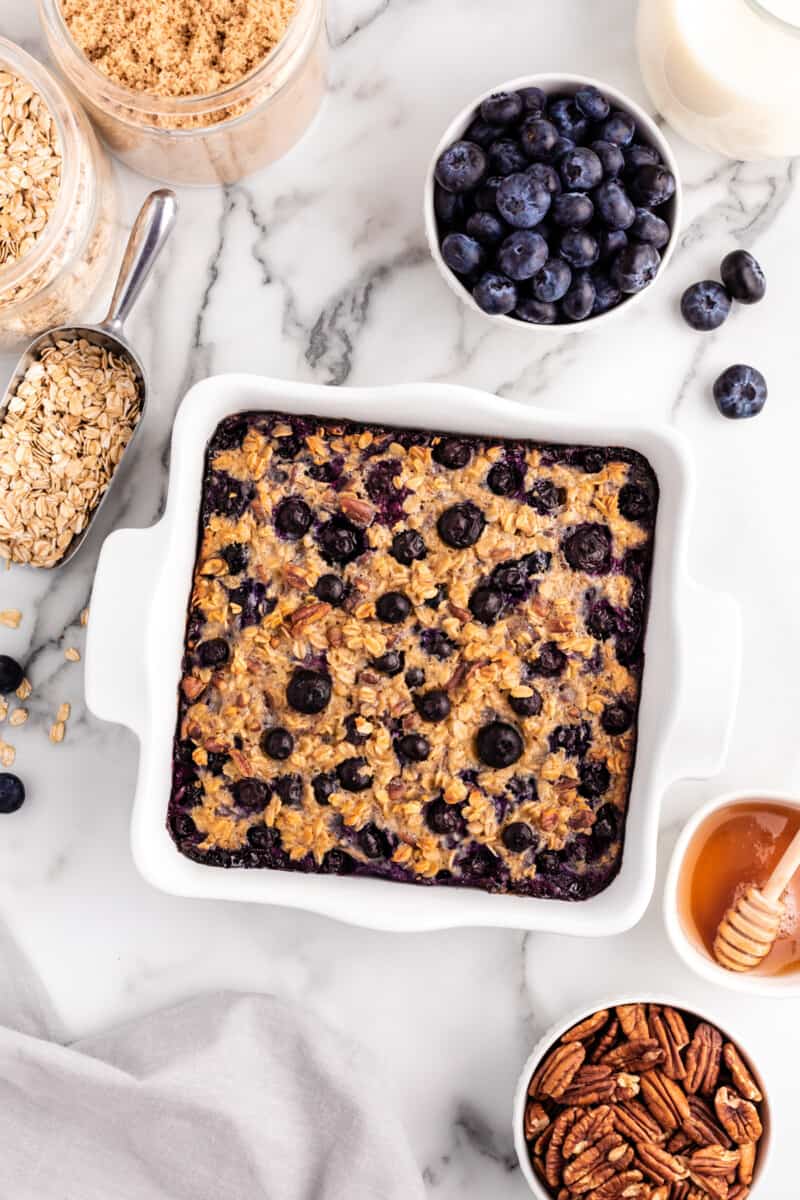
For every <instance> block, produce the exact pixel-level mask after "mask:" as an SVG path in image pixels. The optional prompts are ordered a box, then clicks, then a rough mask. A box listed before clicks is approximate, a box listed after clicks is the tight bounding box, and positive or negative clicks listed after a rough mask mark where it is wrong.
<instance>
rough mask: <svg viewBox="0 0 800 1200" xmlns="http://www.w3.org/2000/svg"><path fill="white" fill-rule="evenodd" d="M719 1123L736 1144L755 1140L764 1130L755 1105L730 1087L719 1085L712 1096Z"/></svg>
mask: <svg viewBox="0 0 800 1200" xmlns="http://www.w3.org/2000/svg"><path fill="white" fill-rule="evenodd" d="M714 1108H715V1110H716V1114H717V1117H718V1118H719V1123H720V1125H721V1126H722V1128H723V1129H724V1130H725V1132H726V1133H727V1134H729V1136H730V1137H732V1138H733V1140H734V1141H735V1142H736V1143H737V1144H738V1145H740V1146H741V1145H743V1143H745V1142H757V1141H758V1139H759V1138H760V1137H761V1134H762V1133H763V1132H764V1130H763V1127H762V1125H761V1119H760V1118H759V1115H758V1112H757V1111H756V1109H755V1106H754V1105H753V1104H751V1103H750V1101H749V1100H745V1099H744V1098H743V1097H742V1096H740V1095H739V1094H738V1092H734V1091H733V1089H732V1088H727V1087H721V1088H720V1089H719V1091H718V1092H717V1094H716V1096H715V1097H714Z"/></svg>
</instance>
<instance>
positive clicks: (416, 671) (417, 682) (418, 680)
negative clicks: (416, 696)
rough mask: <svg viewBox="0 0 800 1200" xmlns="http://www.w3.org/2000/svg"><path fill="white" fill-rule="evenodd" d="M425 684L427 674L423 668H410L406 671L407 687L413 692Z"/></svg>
mask: <svg viewBox="0 0 800 1200" xmlns="http://www.w3.org/2000/svg"><path fill="white" fill-rule="evenodd" d="M424 682H425V672H424V671H423V670H422V668H421V667H410V668H409V669H408V670H407V671H406V687H408V688H410V689H411V690H412V691H413V689H414V688H418V687H422V685H423V683H424Z"/></svg>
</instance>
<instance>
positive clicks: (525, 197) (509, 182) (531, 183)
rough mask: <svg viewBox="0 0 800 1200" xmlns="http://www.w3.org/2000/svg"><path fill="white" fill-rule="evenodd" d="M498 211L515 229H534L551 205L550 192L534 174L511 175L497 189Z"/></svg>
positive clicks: (520, 173)
mask: <svg viewBox="0 0 800 1200" xmlns="http://www.w3.org/2000/svg"><path fill="white" fill-rule="evenodd" d="M496 202H497V211H498V212H499V213H500V216H501V217H502V218H503V219H504V220H505V221H507V222H508V224H509V225H511V226H513V227H514V229H533V227H534V225H538V224H539V222H540V221H541V219H542V217H544V216H545V215H546V213H547V210H548V209H549V207H550V193H549V191H548V190H547V188H546V187H545V186H544V184H542V183H540V182H539V181H538V179H534V178H533V176H532V175H528V174H527V173H524V172H519V173H517V174H514V175H509V176H508V177H507V178H506V179H504V180H503V182H502V183H501V184H500V186H499V188H498V189H497V200H496Z"/></svg>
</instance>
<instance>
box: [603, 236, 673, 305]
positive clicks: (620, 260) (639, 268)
mask: <svg viewBox="0 0 800 1200" xmlns="http://www.w3.org/2000/svg"><path fill="white" fill-rule="evenodd" d="M660 265H661V255H660V254H659V253H658V251H657V250H656V248H655V246H650V245H648V244H647V243H646V242H632V243H631V244H630V245H628V246H625V247H624V249H622V250H620V252H619V254H618V255H617V257H616V258H615V259H614V262H613V263H612V266H611V281H612V283H615V284H616V285H617V287H618V288H619V290H620V291H621V292H625V293H626V294H627V295H633V294H634V293H635V292H641V291H643V290H644V289H645V288H646V287H647V286H648V284H650V283H652V282H653V280H654V279H655V277H656V275H657V274H658V268H659V266H660Z"/></svg>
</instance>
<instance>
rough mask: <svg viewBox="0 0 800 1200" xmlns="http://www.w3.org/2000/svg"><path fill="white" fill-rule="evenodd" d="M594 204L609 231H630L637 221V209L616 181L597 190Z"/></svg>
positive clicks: (610, 181)
mask: <svg viewBox="0 0 800 1200" xmlns="http://www.w3.org/2000/svg"><path fill="white" fill-rule="evenodd" d="M594 202H595V205H596V207H597V211H598V212H599V214H600V217H601V218H602V220H603V221H604V223H605V224H606V225H607V226H608V228H609V229H630V227H631V225H632V224H633V222H634V221H635V220H636V209H635V208H634V206H633V204H632V202H631V200H630V197H629V196H628V193H627V192H626V191H625V189H624V187H623V186H622V184H621V183H620V182H619V181H618V180H616V179H609V180H607V181H606V182H605V183H601V184H600V186H599V187H598V188H596V189H595V192H594Z"/></svg>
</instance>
